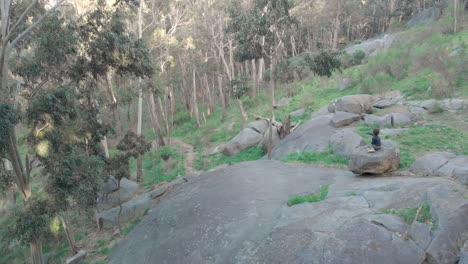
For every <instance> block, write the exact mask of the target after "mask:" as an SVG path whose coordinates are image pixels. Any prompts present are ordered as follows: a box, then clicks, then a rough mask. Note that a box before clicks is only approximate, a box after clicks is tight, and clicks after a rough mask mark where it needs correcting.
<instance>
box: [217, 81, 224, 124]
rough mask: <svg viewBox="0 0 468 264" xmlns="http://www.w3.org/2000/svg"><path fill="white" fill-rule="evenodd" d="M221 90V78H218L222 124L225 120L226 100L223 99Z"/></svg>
mask: <svg viewBox="0 0 468 264" xmlns="http://www.w3.org/2000/svg"><path fill="white" fill-rule="evenodd" d="M223 90H224V89H223V77H221V76H218V92H219V100H220V101H221V111H222V120H223V122H224V121H225V120H226V99H225V98H224V91H223Z"/></svg>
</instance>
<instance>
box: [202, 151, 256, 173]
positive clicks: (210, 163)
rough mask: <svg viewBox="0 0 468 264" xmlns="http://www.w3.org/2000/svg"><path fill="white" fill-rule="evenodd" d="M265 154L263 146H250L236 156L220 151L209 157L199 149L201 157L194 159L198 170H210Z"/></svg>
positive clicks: (254, 158)
mask: <svg viewBox="0 0 468 264" xmlns="http://www.w3.org/2000/svg"><path fill="white" fill-rule="evenodd" d="M263 156H265V152H264V151H263V149H262V148H261V147H252V148H248V149H246V150H244V151H242V152H239V153H238V154H236V155H234V156H228V155H226V154H222V153H220V154H216V155H212V156H208V157H207V156H205V155H202V154H201V151H200V150H199V158H198V159H197V160H195V161H194V166H195V169H197V170H209V169H212V168H215V167H217V166H220V165H223V164H228V165H232V164H236V163H240V162H243V161H252V160H258V159H261V158H262V157H263Z"/></svg>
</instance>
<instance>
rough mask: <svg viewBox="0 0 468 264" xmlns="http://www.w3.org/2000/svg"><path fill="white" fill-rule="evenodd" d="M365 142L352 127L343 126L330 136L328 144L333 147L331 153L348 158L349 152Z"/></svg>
mask: <svg viewBox="0 0 468 264" xmlns="http://www.w3.org/2000/svg"><path fill="white" fill-rule="evenodd" d="M365 144H366V143H365V142H364V139H363V138H362V137H361V136H359V135H358V134H356V133H355V132H354V131H353V129H352V128H345V129H343V130H340V131H337V132H336V133H335V134H333V136H331V138H330V145H331V146H332V148H333V154H335V155H339V156H342V157H344V158H350V157H351V153H353V151H354V150H355V149H356V148H358V147H361V146H364V145H365Z"/></svg>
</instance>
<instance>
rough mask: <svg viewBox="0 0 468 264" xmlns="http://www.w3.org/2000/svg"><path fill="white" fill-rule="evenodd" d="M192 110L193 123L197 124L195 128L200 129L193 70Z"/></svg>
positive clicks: (193, 71)
mask: <svg viewBox="0 0 468 264" xmlns="http://www.w3.org/2000/svg"><path fill="white" fill-rule="evenodd" d="M192 79H193V80H192V82H193V83H192V99H193V101H192V108H193V112H194V114H195V121H196V122H197V127H200V125H201V124H200V113H199V112H198V102H197V78H196V74H195V68H193V70H192Z"/></svg>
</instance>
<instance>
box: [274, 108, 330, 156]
mask: <svg viewBox="0 0 468 264" xmlns="http://www.w3.org/2000/svg"><path fill="white" fill-rule="evenodd" d="M337 130H338V129H337V128H335V127H334V126H333V125H332V123H331V117H330V116H329V115H319V116H316V117H314V118H312V119H311V120H309V121H307V122H305V123H304V124H303V125H301V126H299V127H298V128H297V129H296V130H294V131H293V132H292V133H291V134H289V135H288V136H287V137H286V138H284V139H283V140H281V142H279V143H278V144H277V145H276V146H275V147H274V148H273V151H272V157H273V158H274V159H281V158H284V157H286V156H287V155H289V154H291V153H300V152H321V151H326V150H327V149H328V141H329V138H330V135H333V134H334V133H335V132H336V131H337Z"/></svg>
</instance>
